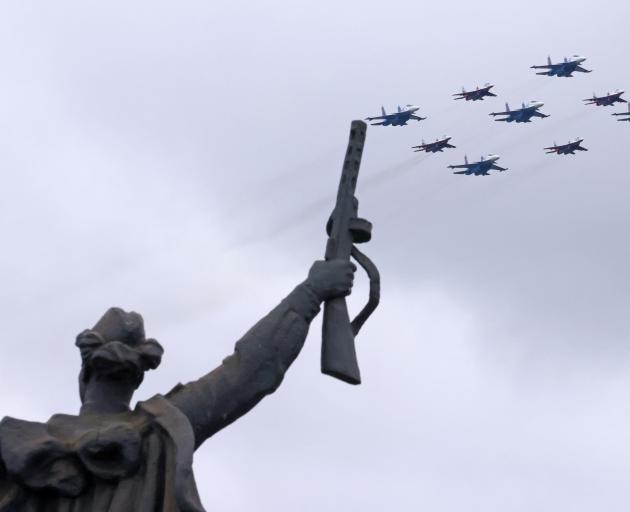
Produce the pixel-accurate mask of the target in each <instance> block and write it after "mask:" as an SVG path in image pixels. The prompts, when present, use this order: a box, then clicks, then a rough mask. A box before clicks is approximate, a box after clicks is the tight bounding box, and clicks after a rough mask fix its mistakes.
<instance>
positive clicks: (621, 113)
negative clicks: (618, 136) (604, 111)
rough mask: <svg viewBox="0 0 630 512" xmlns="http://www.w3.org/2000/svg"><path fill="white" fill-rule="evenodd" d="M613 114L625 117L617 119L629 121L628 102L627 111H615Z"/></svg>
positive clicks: (629, 105)
mask: <svg viewBox="0 0 630 512" xmlns="http://www.w3.org/2000/svg"><path fill="white" fill-rule="evenodd" d="M612 115H613V116H626V117H625V118H621V119H617V121H630V104H628V112H615V113H614V114H612Z"/></svg>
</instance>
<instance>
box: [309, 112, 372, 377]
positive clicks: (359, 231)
mask: <svg viewBox="0 0 630 512" xmlns="http://www.w3.org/2000/svg"><path fill="white" fill-rule="evenodd" d="M366 130H367V125H366V124H365V123H364V122H363V121H352V124H351V126H350V139H349V140H348V149H347V150H346V155H345V159H344V162H343V168H342V171H341V180H340V182H339V188H338V190H337V202H336V204H335V209H334V210H333V212H332V215H331V216H330V219H329V220H328V223H327V225H326V231H327V233H328V243H327V244H326V259H327V260H331V259H345V260H347V261H349V260H350V257H351V256H352V257H353V258H354V259H355V261H356V262H357V263H358V264H359V265H361V267H363V269H364V270H365V271H366V273H367V275H368V277H369V279H370V294H369V300H368V303H367V304H366V305H365V306H364V307H363V309H362V310H361V312H360V313H359V314H358V315H357V316H356V317H355V319H354V320H352V322H351V321H350V316H349V314H348V306H347V304H346V299H345V298H344V297H338V298H336V299H331V300H328V301H326V302H325V303H324V321H323V325H322V361H321V364H322V373H324V374H326V375H330V376H332V377H335V378H337V379H340V380H342V381H344V382H347V383H349V384H360V383H361V374H360V371H359V363H358V361H357V354H356V349H355V345H354V338H355V336H356V335H357V334H358V332H359V330H360V329H361V327H362V326H363V324H364V323H365V321H366V320H367V319H368V317H369V316H370V315H371V314H372V313H373V312H374V310H375V309H376V307H377V306H378V302H379V299H380V276H379V273H378V269H377V268H376V266H375V265H374V263H372V261H370V259H369V258H368V257H367V256H365V254H363V253H362V252H361V251H359V250H358V249H357V248H356V246H355V245H354V244H359V243H364V242H368V241H369V240H370V239H371V237H372V224H371V223H370V222H368V221H367V220H365V219H359V218H358V217H357V214H358V209H359V201H358V200H357V199H356V197H355V196H354V193H355V189H356V186H357V179H358V177H359V167H360V166H361V156H362V154H363V146H364V144H365V132H366Z"/></svg>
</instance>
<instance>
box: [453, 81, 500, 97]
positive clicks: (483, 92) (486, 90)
mask: <svg viewBox="0 0 630 512" xmlns="http://www.w3.org/2000/svg"><path fill="white" fill-rule="evenodd" d="M493 87H494V85H493V84H485V85H484V86H483V87H481V88H479V86H477V88H476V89H475V90H474V91H467V90H466V89H464V88H463V87H462V92H458V93H457V94H453V96H454V99H456V100H466V101H477V100H483V99H484V98H485V97H486V96H496V94H494V93H492V92H490V89H492V88H493Z"/></svg>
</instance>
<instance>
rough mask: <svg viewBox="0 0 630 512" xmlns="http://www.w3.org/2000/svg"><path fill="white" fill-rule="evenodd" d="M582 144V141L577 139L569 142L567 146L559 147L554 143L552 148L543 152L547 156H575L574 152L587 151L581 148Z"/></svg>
mask: <svg viewBox="0 0 630 512" xmlns="http://www.w3.org/2000/svg"><path fill="white" fill-rule="evenodd" d="M582 142H584V139H580V138H579V137H577V138H575V139H573V140H570V141H569V142H568V143H567V144H561V145H560V146H558V144H556V143H555V142H554V143H553V146H552V147H550V148H545V151H546V152H547V154H548V155H549V154H552V153H555V154H556V155H575V152H576V151H588V149H586V148H585V147H582V146H581V144H582Z"/></svg>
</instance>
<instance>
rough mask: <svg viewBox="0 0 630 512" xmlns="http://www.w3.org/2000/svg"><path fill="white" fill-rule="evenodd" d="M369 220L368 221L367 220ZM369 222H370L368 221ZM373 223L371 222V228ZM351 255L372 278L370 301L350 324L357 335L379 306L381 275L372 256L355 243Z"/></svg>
mask: <svg viewBox="0 0 630 512" xmlns="http://www.w3.org/2000/svg"><path fill="white" fill-rule="evenodd" d="M366 222H367V221H366ZM368 224H369V223H368ZM371 227H372V225H371V224H370V228H371ZM350 255H351V256H352V257H353V258H354V259H355V261H356V262H357V263H358V264H359V265H361V267H362V268H363V270H365V272H366V274H367V275H368V278H369V279H370V294H369V299H368V302H367V304H366V305H365V306H363V309H362V310H361V311H360V312H359V314H358V315H357V316H356V317H355V318H354V320H352V323H351V324H350V325H351V327H352V332H353V334H354V335H355V336H356V335H357V334H358V333H359V331H360V330H361V327H363V324H364V323H365V321H366V320H367V319H368V318H369V317H370V315H371V314H372V313H374V310H375V309H376V307H377V306H378V303H379V301H380V300H381V276H380V274H379V272H378V268H376V265H375V264H374V263H373V262H372V260H371V259H370V258H368V257H367V256H366V255H365V254H363V253H362V252H361V251H360V250H359V249H357V247H356V246H355V245H353V246H352V252H351V253H350Z"/></svg>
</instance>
